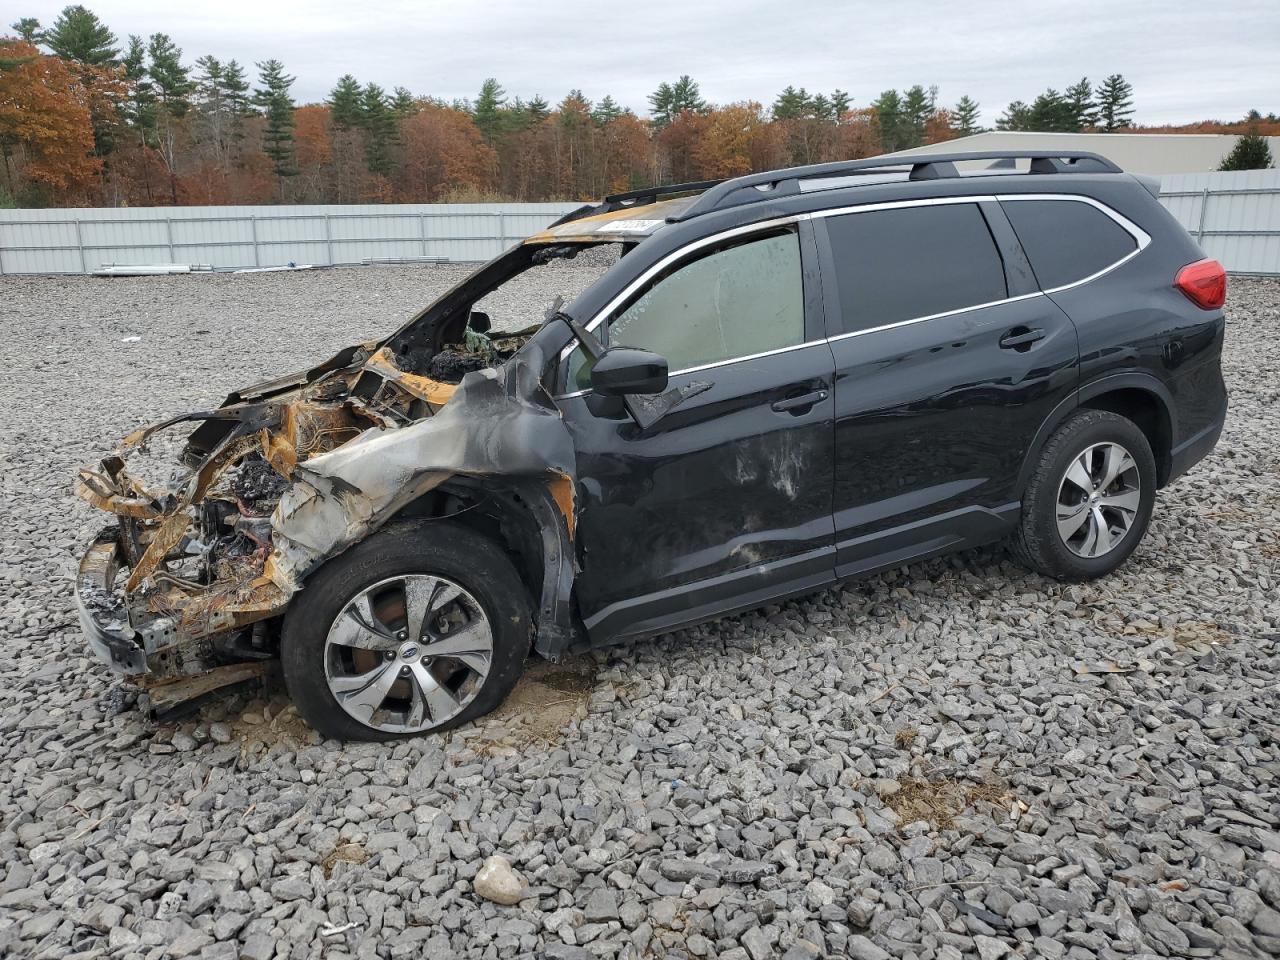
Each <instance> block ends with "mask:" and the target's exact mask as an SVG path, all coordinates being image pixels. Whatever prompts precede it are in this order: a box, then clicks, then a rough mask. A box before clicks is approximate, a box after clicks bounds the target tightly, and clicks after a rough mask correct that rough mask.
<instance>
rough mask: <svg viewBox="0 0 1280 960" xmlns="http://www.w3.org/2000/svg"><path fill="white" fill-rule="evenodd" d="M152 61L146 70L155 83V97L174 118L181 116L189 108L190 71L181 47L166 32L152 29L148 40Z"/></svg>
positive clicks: (162, 107) (192, 86)
mask: <svg viewBox="0 0 1280 960" xmlns="http://www.w3.org/2000/svg"><path fill="white" fill-rule="evenodd" d="M147 56H148V57H149V58H150V61H151V62H150V64H149V65H148V67H147V72H148V73H150V75H151V81H152V83H153V84H154V85H155V91H156V100H157V101H158V102H159V104H160V107H161V110H162V111H163V112H164V113H166V114H168V115H169V116H170V117H172V118H173V119H180V118H181V117H182V116H183V115H184V114H185V113H186V112H187V110H188V109H189V108H190V106H191V101H190V96H191V92H192V91H193V90H194V89H195V84H194V83H192V82H191V74H190V71H189V70H188V69H187V68H186V67H184V66H183V65H182V48H181V47H178V46H176V45H175V44H174V42H173V40H171V39H170V38H169V35H168V34H165V33H153V34H152V35H151V39H150V41H149V42H148V43H147Z"/></svg>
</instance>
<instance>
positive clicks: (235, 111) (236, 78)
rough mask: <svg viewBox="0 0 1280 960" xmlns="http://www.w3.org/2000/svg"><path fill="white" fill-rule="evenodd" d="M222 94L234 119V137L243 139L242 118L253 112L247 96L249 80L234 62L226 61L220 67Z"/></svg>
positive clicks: (242, 68) (242, 69) (240, 67)
mask: <svg viewBox="0 0 1280 960" xmlns="http://www.w3.org/2000/svg"><path fill="white" fill-rule="evenodd" d="M222 94H223V96H224V97H225V98H226V101H227V109H228V111H230V113H231V116H232V117H233V119H234V126H235V130H236V131H237V132H236V136H237V137H243V136H244V118H245V117H247V116H249V114H250V113H252V112H253V105H252V103H251V102H250V99H251V98H250V96H249V78H248V77H247V76H246V75H245V72H244V67H242V66H240V64H239V62H237V61H235V60H228V61H227V62H226V63H224V64H223V65H222Z"/></svg>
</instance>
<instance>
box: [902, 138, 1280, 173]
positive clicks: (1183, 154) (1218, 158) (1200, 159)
mask: <svg viewBox="0 0 1280 960" xmlns="http://www.w3.org/2000/svg"><path fill="white" fill-rule="evenodd" d="M1238 139H1239V137H1237V136H1235V135H1234V134H1219V133H1022V132H1013V131H1004V130H993V131H991V132H989V133H977V134H974V135H973V136H971V137H960V138H959V139H957V140H947V141H945V142H943V143H933V144H929V145H928V146H923V147H913V148H912V149H910V150H900V151H898V153H897V154H892V153H891V154H889V156H891V157H892V156H898V155H905V154H920V153H956V152H960V151H969V150H1011V151H1012V150H1088V151H1090V152H1091V153H1099V154H1101V155H1102V156H1104V157H1106V158H1107V159H1108V160H1111V161H1112V162H1114V163H1115V164H1117V165H1118V166H1119V167H1120V168H1121V169H1122V170H1127V171H1129V172H1130V173H1146V174H1151V175H1152V176H1157V177H1158V176H1162V175H1165V174H1172V173H1208V172H1209V171H1212V170H1217V169H1218V165H1219V164H1221V163H1222V161H1223V158H1225V157H1226V155H1227V154H1228V153H1230V152H1231V148H1232V147H1234V146H1235V145H1236V141H1237V140H1238ZM1266 139H1267V142H1268V143H1269V144H1270V146H1271V156H1272V157H1273V158H1275V160H1276V161H1277V162H1280V137H1267V138H1266Z"/></svg>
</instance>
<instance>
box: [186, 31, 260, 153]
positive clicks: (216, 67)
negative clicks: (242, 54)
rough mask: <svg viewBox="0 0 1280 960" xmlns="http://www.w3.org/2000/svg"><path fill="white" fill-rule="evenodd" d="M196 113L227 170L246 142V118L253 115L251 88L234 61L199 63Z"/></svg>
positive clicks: (213, 59) (201, 60) (204, 59)
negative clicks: (249, 101) (249, 92)
mask: <svg viewBox="0 0 1280 960" xmlns="http://www.w3.org/2000/svg"><path fill="white" fill-rule="evenodd" d="M196 70H197V73H196V76H195V104H194V106H195V109H196V113H197V115H198V117H199V121H200V123H199V129H200V132H201V135H202V137H203V139H205V140H206V141H207V142H210V143H212V144H213V149H214V153H215V155H216V157H217V160H218V163H219V164H220V165H221V166H222V168H223V169H224V170H225V169H227V168H228V167H229V166H230V164H231V160H232V155H233V154H234V153H236V152H237V149H236V148H237V145H238V144H239V142H240V141H241V140H243V139H244V118H245V116H246V115H247V114H248V112H249V103H248V96H247V94H248V90H249V84H248V81H246V80H245V77H244V70H243V69H242V68H241V66H240V64H238V63H236V61H234V60H229V61H228V62H227V63H225V64H224V63H222V62H221V61H220V60H219V59H218V58H217V57H214V56H203V57H200V58H199V59H198V60H196Z"/></svg>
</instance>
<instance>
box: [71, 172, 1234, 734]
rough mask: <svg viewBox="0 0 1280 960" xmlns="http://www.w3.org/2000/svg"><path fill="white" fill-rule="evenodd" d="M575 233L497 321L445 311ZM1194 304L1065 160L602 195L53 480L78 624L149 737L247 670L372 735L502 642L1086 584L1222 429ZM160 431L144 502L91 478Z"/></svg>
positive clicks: (1143, 198)
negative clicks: (400, 320) (158, 455)
mask: <svg viewBox="0 0 1280 960" xmlns="http://www.w3.org/2000/svg"><path fill="white" fill-rule="evenodd" d="M990 161H995V163H994V164H991V165H989V166H988V164H989V163H990ZM962 168H963V169H962ZM974 168H977V169H974ZM605 244H611V245H614V246H615V249H620V251H621V256H620V257H619V258H618V259H617V261H616V263H614V264H613V265H612V266H611V267H609V269H608V270H607V271H606V272H604V273H603V275H602V276H601V277H600V278H599V279H598V280H597V281H596V282H595V283H593V284H592V285H591V286H590V287H588V288H587V289H586V290H585V291H584V292H582V293H581V294H580V295H579V296H577V297H576V299H574V300H573V302H572V303H571V304H570V305H569V306H567V307H562V306H561V305H560V304H559V303H556V304H554V305H553V307H552V308H551V309H550V310H548V312H547V316H546V318H545V320H542V321H541V322H539V323H537V324H535V325H533V326H531V327H529V328H528V329H525V330H521V331H515V332H511V333H507V334H498V333H496V332H494V331H493V330H492V329H490V321H489V318H488V317H487V316H486V315H485V314H484V313H481V312H479V311H478V310H476V309H475V306H476V304H477V303H478V302H479V301H480V300H481V298H482V297H484V296H485V295H486V294H488V293H490V292H491V291H493V290H495V289H497V288H499V287H500V286H502V285H503V284H505V283H507V282H508V281H510V280H512V279H513V278H514V277H516V276H517V275H519V274H521V273H523V272H525V271H527V270H529V269H531V268H534V267H536V266H537V265H539V264H542V263H546V262H547V261H549V260H556V259H561V258H571V257H574V256H576V255H578V254H579V253H580V252H581V251H582V250H584V249H585V248H588V247H593V246H600V245H605ZM1225 294H1226V277H1225V274H1224V272H1223V270H1222V267H1221V266H1219V265H1218V264H1217V263H1216V262H1214V261H1211V260H1206V259H1204V255H1203V253H1202V252H1201V251H1200V249H1199V248H1198V247H1197V246H1196V244H1195V243H1194V242H1193V241H1192V240H1191V238H1190V237H1189V236H1188V235H1187V233H1186V231H1184V230H1183V229H1182V228H1181V227H1180V226H1179V225H1178V224H1177V223H1176V222H1175V221H1174V219H1173V218H1172V217H1171V216H1170V215H1169V214H1168V213H1167V212H1166V211H1165V210H1164V208H1163V207H1161V205H1160V204H1159V202H1158V201H1157V198H1156V191H1155V189H1154V187H1153V185H1152V184H1150V183H1148V182H1147V181H1145V180H1143V179H1141V178H1138V177H1135V176H1131V175H1128V174H1125V173H1124V172H1122V171H1121V170H1120V169H1119V168H1118V167H1116V166H1115V165H1114V164H1112V163H1111V162H1109V161H1107V160H1105V159H1103V158H1101V157H1099V156H1096V155H1092V154H1083V153H1075V154H1062V153H1056V152H1055V153H1052V154H1050V153H1041V152H1030V153H1019V154H1016V155H1010V154H1004V153H1001V154H973V153H970V154H955V155H947V156H936V155H935V156H920V157H916V158H882V159H872V160H860V161H853V162H848V163H836V164H824V165H819V166H812V167H800V168H795V169H790V170H780V171H775V172H771V173H762V174H753V175H750V176H746V177H741V178H738V179H734V180H728V181H724V182H719V183H701V184H680V185H676V186H670V187H661V188H656V189H651V190H646V191H638V192H635V193H631V194H626V195H620V196H616V197H610V198H607V199H606V200H605V201H604V202H603V203H601V204H598V205H593V206H587V207H583V208H581V209H580V210H577V211H575V212H574V213H572V214H570V215H568V216H567V217H565V218H564V219H562V220H560V221H559V222H557V223H556V224H553V225H552V226H551V227H550V228H548V229H547V230H545V231H543V232H542V233H539V234H536V235H534V236H532V237H529V238H528V239H527V240H525V241H524V242H523V243H520V244H518V245H516V246H514V247H512V248H511V249H509V250H507V251H506V252H505V253H503V254H502V255H500V256H499V257H497V258H495V259H494V260H492V261H490V262H489V263H487V264H485V265H484V266H482V267H480V268H479V269H478V270H477V271H476V272H475V273H474V274H473V275H472V276H471V277H469V278H468V279H467V280H465V281H463V282H462V283H460V284H459V285H458V286H456V287H455V288H454V289H452V290H451V291H449V292H448V293H446V294H445V295H444V296H443V297H441V298H440V299H439V300H437V301H436V302H435V303H433V304H432V305H431V306H429V307H428V308H426V309H425V310H424V311H422V313H420V314H419V315H418V316H416V317H414V318H413V319H412V320H410V321H409V322H408V323H407V324H406V325H405V326H404V327H402V328H401V329H400V330H399V331H397V332H396V333H395V334H393V335H392V336H390V337H388V338H386V339H385V340H382V341H378V342H374V343H366V344H362V345H358V346H353V347H350V348H348V349H346V350H344V351H342V352H341V353H339V354H338V355H337V356H335V357H334V358H332V359H331V360H329V361H327V362H326V363H324V364H321V365H320V366H317V367H315V368H313V369H311V370H308V371H305V372H303V373H300V374H297V375H294V376H291V377H285V378H283V379H281V380H277V381H273V382H271V383H267V384H262V385H259V386H256V387H252V388H248V389H245V390H240V391H238V392H236V393H234V394H232V395H231V396H230V397H228V398H227V401H226V402H225V404H224V405H223V406H221V407H219V408H218V409H216V410H209V411H201V412H198V413H193V414H187V415H184V416H181V417H177V418H175V419H173V420H170V421H166V422H164V423H162V424H157V425H155V426H154V427H149V428H147V429H145V430H141V431H138V432H136V433H135V434H132V435H131V436H130V437H128V438H126V440H125V441H124V442H123V443H122V445H121V447H120V448H119V449H118V450H117V451H116V453H115V454H113V455H112V456H109V457H107V458H105V459H104V460H103V461H102V462H101V463H99V464H94V465H92V466H90V467H86V468H84V469H82V470H81V472H80V476H79V479H78V482H77V488H78V491H79V493H80V494H81V495H82V496H83V497H85V498H86V499H88V500H89V501H90V502H92V503H94V504H95V505H97V506H99V507H101V508H102V509H105V510H107V511H109V512H112V513H114V514H116V515H117V518H118V520H117V524H116V525H115V526H113V527H111V528H109V529H108V530H106V531H104V533H103V534H102V535H101V536H100V537H99V538H98V539H97V540H96V541H95V542H94V544H93V545H92V546H91V547H90V549H89V551H88V553H87V554H86V556H85V559H84V561H83V563H82V566H81V572H80V579H79V597H80V605H81V613H82V617H81V619H82V623H83V625H84V629H85V632H86V634H87V636H88V638H89V641H90V643H91V644H92V646H93V647H94V648H95V650H96V651H97V652H98V653H99V655H100V656H101V657H102V658H103V659H104V660H106V661H107V662H108V663H109V664H110V665H111V666H112V667H113V668H115V669H116V670H117V671H119V672H122V673H125V674H129V675H134V676H136V677H137V679H138V680H139V682H140V683H141V684H142V685H143V686H144V687H145V688H146V691H147V696H148V700H149V703H150V707H151V709H152V710H153V711H154V712H155V713H157V714H164V713H167V712H169V711H171V710H173V709H176V708H178V707H179V706H181V705H183V704H185V703H189V702H192V701H193V700H194V699H196V698H198V697H200V696H203V695H206V694H207V693H209V692H210V691H212V690H214V689H217V688H220V687H223V686H226V685H228V684H234V683H242V682H245V681H251V680H254V679H257V678H258V677H260V676H261V675H262V673H263V671H264V669H265V667H266V664H267V663H268V661H270V660H271V659H273V658H275V657H277V656H278V657H279V658H280V660H281V661H282V664H283V672H284V678H285V681H286V683H287V685H288V688H289V690H290V692H291V694H292V696H293V697H294V699H295V701H296V702H297V704H298V706H299V708H300V709H301V711H302V713H303V714H304V715H305V716H306V718H307V719H308V720H309V721H310V722H311V723H312V724H313V725H314V726H315V727H316V728H317V729H319V730H321V731H322V732H324V733H326V734H329V735H332V736H335V737H340V738H390V737H396V736H406V735H412V734H415V733H420V732H422V731H426V730H438V729H441V728H444V727H446V726H449V725H453V724H456V723H460V722H463V721H465V720H468V719H471V718H473V717H476V716H478V715H480V714H482V713H484V712H486V711H488V710H490V709H492V708H493V707H494V706H496V705H497V704H498V703H499V702H500V701H501V700H502V698H503V697H504V696H505V695H506V693H507V692H508V691H509V690H510V689H511V687H512V685H513V684H514V683H515V681H516V678H517V677H518V675H519V673H520V671H521V668H522V665H523V663H524V660H525V657H526V655H527V653H528V651H529V648H530V644H531V642H532V645H533V647H534V649H536V650H537V651H538V652H539V653H540V654H542V655H543V656H545V657H549V658H552V659H555V658H558V657H560V656H562V655H563V654H565V653H566V652H567V651H570V650H576V649H582V648H585V647H587V646H593V645H598V644H603V643H609V642H612V641H616V640H618V639H620V638H625V637H635V636H642V635H652V634H656V633H659V632H662V631H667V630H672V629H675V628H678V627H682V626H686V625H688V624H692V623H696V622H698V621H700V620H705V619H707V618H710V617H715V616H720V615H722V614H726V613H730V612H733V611H737V610H743V609H747V608H751V607H755V606H758V605H760V604H763V603H766V602H769V601H774V600H777V599H780V598H783V597H788V596H792V595H796V594H801V593H805V592H808V591H813V590H817V589H821V588H823V587H826V586H829V585H831V584H833V583H836V582H838V581H840V580H842V579H845V578H848V577H853V576H857V575H860V574H864V573H870V572H873V571H876V570H883V569H885V568H888V567H894V566H897V565H900V564H904V563H908V562H911V561H915V560H919V559H922V558H924V557H929V556H934V555H937V554H941V553H946V552H949V551H953V550H961V549H964V548H967V547H973V546H976V545H978V544H984V543H990V542H993V541H998V540H1006V539H1007V540H1008V541H1009V543H1010V545H1011V548H1012V550H1013V552H1014V554H1015V555H1016V556H1017V557H1018V558H1019V559H1021V560H1022V561H1023V562H1024V563H1026V564H1027V565H1028V566H1029V567H1031V568H1032V569H1034V570H1038V571H1040V572H1041V573H1044V574H1046V575H1048V576H1052V577H1058V578H1062V579H1087V578H1091V577H1098V576H1102V575H1103V574H1106V573H1108V572H1110V571H1111V570H1113V569H1115V568H1116V566H1118V565H1119V564H1120V563H1122V562H1124V560H1125V559H1126V558H1127V557H1128V556H1129V555H1130V554H1131V553H1132V552H1133V550H1134V549H1135V548H1136V547H1137V545H1138V542H1139V541H1140V540H1141V538H1142V536H1143V533H1144V532H1145V530H1146V527H1147V524H1148V521H1149V519H1150V516H1151V511H1152V506H1153V504H1154V501H1155V494H1156V490H1157V489H1158V488H1159V487H1162V486H1164V485H1165V484H1167V483H1169V482H1170V481H1172V480H1173V479H1174V478H1176V477H1177V476H1178V475H1179V474H1181V473H1182V472H1183V471H1185V470H1186V469H1187V468H1188V467H1190V466H1191V465H1192V464H1193V463H1195V462H1196V461H1197V460H1199V459H1200V458H1202V457H1203V456H1205V455H1206V454H1207V453H1208V452H1209V451H1210V450H1211V449H1212V447H1213V445H1214V443H1215V442H1216V441H1217V438H1218V436H1219V434H1220V432H1221V430H1222V426H1223V420H1224V417H1225V415H1226V408H1227V398H1226V391H1225V388H1224V385H1223V380H1222V373H1221V367H1220V355H1221V349H1222V341H1223V332H1224V318H1223V311H1222V307H1223V302H1224V300H1225ZM179 424H195V427H194V429H192V430H191V432H190V434H189V436H187V437H186V439H185V442H184V445H183V448H182V452H181V458H180V459H181V461H182V463H183V468H182V470H181V471H180V474H179V476H178V479H177V480H176V481H170V482H167V483H165V484H162V485H159V486H154V485H150V484H148V483H147V482H146V481H144V480H143V479H142V478H140V477H138V476H135V475H133V474H131V473H130V472H129V471H128V470H127V469H126V466H125V460H126V458H127V457H128V456H129V455H130V454H131V453H132V452H133V451H135V450H136V449H137V448H139V447H141V446H143V445H145V444H147V443H148V442H150V440H151V438H152V437H153V435H154V434H155V433H156V432H157V431H160V430H166V429H168V428H171V427H173V426H175V425H179ZM126 572H127V576H126Z"/></svg>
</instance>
